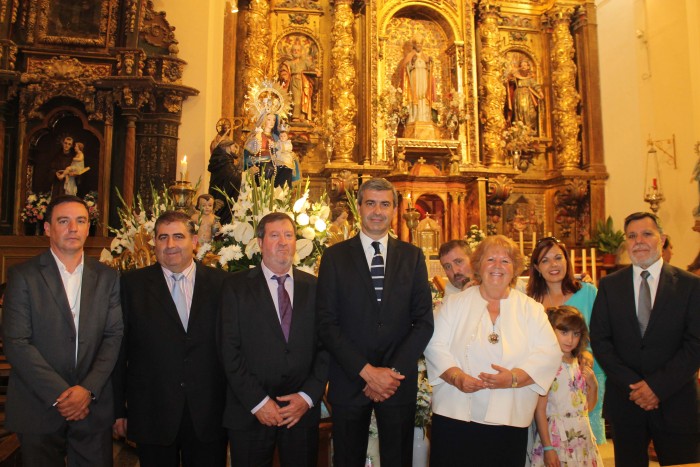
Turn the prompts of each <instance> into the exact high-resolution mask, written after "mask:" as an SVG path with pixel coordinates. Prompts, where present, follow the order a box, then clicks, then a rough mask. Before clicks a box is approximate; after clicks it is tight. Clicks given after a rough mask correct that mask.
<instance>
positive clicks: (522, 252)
mask: <svg viewBox="0 0 700 467" xmlns="http://www.w3.org/2000/svg"><path fill="white" fill-rule="evenodd" d="M518 234H519V237H520V254H521V255H525V245H523V231H522V230H521V231H519V232H518Z"/></svg>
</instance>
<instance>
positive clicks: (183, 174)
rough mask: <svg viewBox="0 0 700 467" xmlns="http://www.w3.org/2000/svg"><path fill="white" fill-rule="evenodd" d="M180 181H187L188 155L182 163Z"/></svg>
mask: <svg viewBox="0 0 700 467" xmlns="http://www.w3.org/2000/svg"><path fill="white" fill-rule="evenodd" d="M180 180H182V181H183V182H184V181H186V180H187V154H185V156H184V157H183V158H182V160H181V161H180Z"/></svg>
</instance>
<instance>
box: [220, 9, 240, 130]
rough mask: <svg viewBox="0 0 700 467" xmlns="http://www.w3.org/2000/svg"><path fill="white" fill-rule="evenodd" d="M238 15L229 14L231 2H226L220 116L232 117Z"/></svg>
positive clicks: (233, 112) (233, 113)
mask: <svg viewBox="0 0 700 467" xmlns="http://www.w3.org/2000/svg"><path fill="white" fill-rule="evenodd" d="M237 19H238V13H232V12H231V2H226V12H225V13H224V50H223V57H222V68H223V69H224V72H223V73H222V75H223V77H222V82H221V85H222V86H221V116H222V117H233V116H234V115H235V111H234V98H235V94H234V92H235V89H236V25H237Z"/></svg>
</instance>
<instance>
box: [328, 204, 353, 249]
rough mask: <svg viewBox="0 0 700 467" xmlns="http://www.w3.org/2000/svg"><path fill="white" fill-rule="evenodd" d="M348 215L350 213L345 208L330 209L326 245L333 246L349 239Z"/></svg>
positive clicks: (340, 206) (339, 206)
mask: <svg viewBox="0 0 700 467" xmlns="http://www.w3.org/2000/svg"><path fill="white" fill-rule="evenodd" d="M349 215H350V211H349V210H348V208H347V207H345V206H342V205H338V206H336V207H334V208H333V209H331V223H330V225H329V226H328V230H327V237H326V243H327V245H329V246H330V245H335V244H336V243H339V242H342V241H343V240H347V239H348V238H350V233H351V229H350V223H349V222H348V217H349Z"/></svg>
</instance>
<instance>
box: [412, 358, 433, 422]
mask: <svg viewBox="0 0 700 467" xmlns="http://www.w3.org/2000/svg"><path fill="white" fill-rule="evenodd" d="M432 395H433V388H432V386H430V383H429V382H428V369H427V368H426V366H425V357H424V356H422V355H421V357H420V358H419V359H418V394H417V396H416V420H415V426H416V427H418V428H423V429H424V430H425V427H426V426H428V425H430V416H431V414H432V410H431V408H430V400H431V398H432ZM423 434H424V435H425V431H424V432H423Z"/></svg>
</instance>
